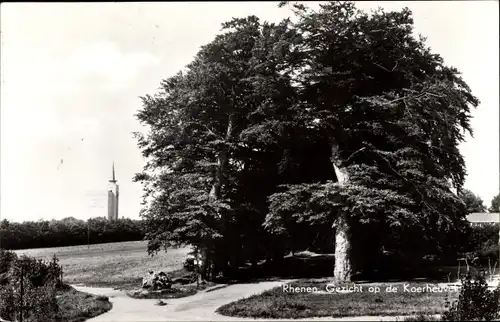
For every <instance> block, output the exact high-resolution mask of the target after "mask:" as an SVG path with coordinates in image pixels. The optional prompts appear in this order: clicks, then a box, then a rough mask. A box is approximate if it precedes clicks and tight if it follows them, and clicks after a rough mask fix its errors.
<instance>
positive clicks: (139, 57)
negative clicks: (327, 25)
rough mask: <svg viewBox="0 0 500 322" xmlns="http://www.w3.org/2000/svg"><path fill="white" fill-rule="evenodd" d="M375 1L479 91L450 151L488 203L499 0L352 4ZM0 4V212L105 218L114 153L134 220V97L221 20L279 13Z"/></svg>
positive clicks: (247, 6)
mask: <svg viewBox="0 0 500 322" xmlns="http://www.w3.org/2000/svg"><path fill="white" fill-rule="evenodd" d="M377 6H382V7H384V8H386V9H388V10H390V9H396V10H399V9H401V8H402V7H404V6H408V7H409V8H410V9H411V10H412V11H413V13H414V20H415V28H416V32H417V33H421V34H422V35H424V36H426V37H427V44H428V45H429V46H431V47H432V49H433V51H434V52H436V53H439V54H441V55H442V56H443V58H444V60H445V62H446V63H447V64H449V65H453V66H455V67H457V68H458V69H459V70H460V71H462V72H463V78H464V79H465V81H466V82H467V83H468V84H469V85H470V87H471V88H472V91H473V93H474V94H475V95H476V96H477V97H479V98H480V100H481V105H480V107H479V108H478V109H477V110H474V111H473V116H474V118H473V120H472V126H473V128H474V131H475V133H474V139H469V140H468V141H467V143H465V144H463V145H462V146H461V151H462V153H463V155H464V156H465V159H466V162H467V169H468V173H469V175H468V177H467V182H466V186H465V187H466V188H468V189H471V190H472V191H473V192H474V193H476V194H479V195H480V196H481V197H482V198H483V200H484V201H485V204H486V205H487V206H489V204H490V201H491V199H492V197H493V196H494V195H496V194H497V193H498V192H499V179H500V175H499V164H500V162H499V141H498V140H499V99H498V98H499V66H498V61H499V44H498V41H499V34H498V24H499V21H498V2H497V1H470V2H465V1H454V2H450V1H448V2H436V1H433V2H431V1H429V2H362V3H358V7H359V8H362V9H371V8H376V7H377ZM0 12H1V96H0V112H1V114H0V115H1V128H0V129H1V151H0V157H1V159H0V166H1V172H0V181H1V190H0V197H1V199H0V216H1V217H2V218H6V219H9V220H15V221H24V220H38V219H41V218H44V219H61V218H64V217H68V216H73V217H76V218H81V219H87V218H89V217H95V216H106V212H107V208H106V203H105V202H106V187H107V180H108V179H109V177H110V175H111V163H112V161H113V160H114V161H115V163H116V174H117V179H118V183H119V184H120V216H124V217H129V218H138V214H139V210H140V208H141V205H140V202H141V194H142V187H141V185H140V184H138V183H132V177H133V175H134V174H135V173H136V172H140V171H141V169H142V166H143V159H142V157H141V154H140V151H139V149H138V147H137V144H136V141H135V139H134V138H133V137H132V134H131V132H133V131H136V130H139V129H140V125H139V124H138V122H137V121H136V120H135V117H134V114H135V113H136V111H137V110H138V109H140V108H141V101H140V99H139V98H138V97H139V96H142V95H145V94H153V93H155V92H156V90H157V88H158V86H159V84H160V81H161V80H162V79H165V78H167V77H169V76H172V75H173V74H175V73H176V72H178V71H179V70H180V69H182V68H183V67H184V66H185V65H186V64H188V63H189V62H190V61H191V60H192V58H193V56H194V55H195V54H196V52H197V51H198V50H199V48H200V46H202V45H204V44H206V43H208V42H209V41H211V40H212V39H213V37H214V36H215V35H216V34H217V33H218V32H219V30H220V24H221V23H222V22H225V21H228V20H230V19H231V18H232V17H244V16H247V15H251V14H255V15H257V16H258V17H260V18H261V19H262V20H269V21H279V20H280V19H282V18H284V17H287V16H289V15H290V12H289V11H288V10H287V9H286V8H282V9H279V8H278V7H277V2H276V3H273V2H239V3H237V2H227V3H223V2H219V3H200V2H198V3H194V2H192V3H182V2H174V3H106V4H102V3H67V4H64V3H41V4H34V3H29V4H15V3H7V4H5V3H4V4H2V6H1V10H0ZM82 139H83V140H82ZM61 159H63V160H64V161H63V164H62V165H61V166H60V167H59V169H58V165H59V163H60V160H61ZM95 194H98V195H99V194H100V196H101V197H100V198H97V199H100V200H101V202H97V207H92V200H93V199H96V198H93V197H91V195H95Z"/></svg>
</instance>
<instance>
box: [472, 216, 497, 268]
mask: <svg viewBox="0 0 500 322" xmlns="http://www.w3.org/2000/svg"><path fill="white" fill-rule="evenodd" d="M467 240H468V242H469V244H468V251H469V252H472V253H474V255H475V256H476V257H478V259H479V262H480V263H481V264H482V265H485V264H487V263H488V259H489V260H490V261H491V263H494V262H495V261H497V260H498V225H497V224H488V223H484V224H479V225H474V226H472V227H471V228H470V231H469V234H468V236H467Z"/></svg>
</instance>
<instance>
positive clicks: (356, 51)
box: [135, 2, 478, 281]
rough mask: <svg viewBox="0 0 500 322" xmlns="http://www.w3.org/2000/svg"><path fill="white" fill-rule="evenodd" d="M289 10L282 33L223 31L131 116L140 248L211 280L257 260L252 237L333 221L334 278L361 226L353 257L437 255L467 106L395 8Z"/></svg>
mask: <svg viewBox="0 0 500 322" xmlns="http://www.w3.org/2000/svg"><path fill="white" fill-rule="evenodd" d="M293 8H294V13H295V15H296V17H297V22H295V23H291V22H290V21H289V20H284V21H282V22H281V23H279V24H276V25H274V24H269V23H262V24H261V23H260V22H259V20H258V19H257V18H256V17H248V18H245V19H233V20H232V21H231V22H229V23H226V24H224V25H223V33H222V34H221V35H218V36H217V37H216V38H215V40H214V41H212V42H211V43H209V44H207V45H205V46H203V47H202V49H201V50H200V52H199V53H198V54H197V55H196V57H195V59H194V61H193V62H192V63H191V64H189V65H188V67H187V69H186V71H185V72H183V73H179V74H177V75H176V76H174V77H171V78H169V79H167V80H165V81H163V82H162V87H161V92H160V93H158V94H157V95H155V96H145V97H144V98H143V109H142V110H141V111H140V112H139V113H138V114H137V118H138V119H139V120H140V121H141V122H142V123H143V124H145V125H147V126H148V127H149V131H148V133H147V134H146V135H141V134H137V138H138V143H139V147H140V148H141V150H142V152H143V155H144V156H145V157H146V158H147V159H148V162H147V163H146V165H145V170H144V172H143V173H141V174H138V175H137V176H136V178H135V180H136V181H142V182H143V183H144V184H145V206H144V208H143V211H142V216H143V218H144V219H145V223H146V238H147V239H148V240H149V244H148V250H149V252H150V253H154V252H156V251H158V250H159V249H160V248H162V247H164V248H166V247H168V246H169V245H170V244H171V243H187V244H190V245H193V246H195V247H196V248H197V249H199V250H200V252H201V253H202V254H203V265H202V266H203V267H202V272H203V275H204V277H205V278H210V276H211V275H212V274H210V270H209V269H208V268H209V266H210V263H212V264H214V265H215V266H216V268H215V271H219V270H221V269H222V270H223V268H224V267H225V266H226V265H227V263H228V262H231V263H235V265H237V263H238V262H239V261H240V260H242V258H241V257H243V260H244V259H250V260H252V261H253V262H255V260H256V259H257V258H259V257H260V256H263V255H264V254H265V253H266V252H269V250H271V253H272V252H273V251H274V250H273V246H274V245H275V244H276V243H273V242H268V241H270V240H273V237H272V236H269V235H268V234H266V231H267V232H269V233H271V234H273V235H274V236H275V237H276V238H277V239H274V240H279V241H283V240H287V239H288V240H290V239H291V240H292V241H296V240H297V239H299V238H300V237H303V236H307V235H308V233H309V232H311V231H313V232H321V231H325V230H331V226H332V225H334V226H335V230H334V233H335V240H336V242H335V253H336V256H335V261H336V263H335V269H334V275H335V278H336V279H337V280H338V281H342V280H349V279H350V278H351V275H352V273H353V271H354V270H355V269H357V266H360V265H361V264H360V263H361V261H360V259H359V258H356V256H354V255H355V254H356V252H357V253H358V254H359V253H360V251H359V249H358V247H359V246H360V244H363V243H362V242H360V240H362V238H360V237H362V236H364V235H368V234H369V233H370V232H371V233H370V234H371V235H369V236H370V237H372V236H373V237H376V238H373V240H372V241H371V243H370V245H369V246H370V247H371V248H370V251H369V253H377V252H378V251H380V249H381V248H382V247H385V248H386V249H391V250H398V251H400V253H405V250H410V249H412V252H411V254H412V255H414V257H415V258H416V257H419V256H420V255H422V254H425V253H426V252H428V251H429V250H432V251H434V252H444V251H447V249H446V245H447V244H450V243H449V238H451V236H453V234H452V233H453V231H454V230H456V229H457V227H460V225H462V224H464V223H465V214H466V212H465V206H464V203H463V202H462V201H461V200H460V198H458V197H457V196H456V195H454V194H453V193H452V192H451V188H452V187H456V188H460V187H461V186H462V185H463V181H464V177H465V163H464V160H463V157H462V156H461V155H460V153H459V150H458V144H459V143H460V142H462V141H463V139H464V134H463V133H462V132H467V131H468V132H471V129H470V125H469V119H470V112H469V109H470V106H476V105H477V104H478V101H477V99H476V98H475V97H474V96H473V95H472V94H471V93H470V90H469V88H468V87H467V85H466V84H465V82H463V80H462V79H461V78H460V76H459V74H458V71H456V70H455V69H454V68H449V67H447V66H445V65H444V63H443V61H442V59H441V57H439V56H438V55H435V54H433V53H432V52H431V51H430V49H428V48H426V47H425V44H424V40H423V39H419V40H416V39H415V38H414V37H413V34H412V25H413V20H412V18H411V12H410V11H409V10H407V9H405V10H403V11H401V12H390V13H385V12H383V11H381V10H379V11H377V12H374V13H373V14H371V15H368V14H366V13H363V12H360V11H358V10H356V9H355V7H354V4H353V3H350V2H342V3H339V2H331V3H327V4H323V5H321V9H320V11H318V12H314V11H312V10H310V9H308V8H307V7H305V6H304V5H303V4H298V5H294V6H293ZM155 171H156V172H155ZM262 223H264V225H263V227H264V228H265V231H264V230H263V229H261V228H262ZM325 228H326V229H325ZM373 231H375V232H373ZM256 236H257V237H259V238H260V240H259V239H257V238H256ZM262 240H265V241H266V242H265V243H263V242H262ZM259 243H260V246H261V247H256V246H255V244H259ZM292 244H293V243H292ZM292 246H293V247H295V245H292ZM298 247H302V245H300V246H298ZM280 251H281V250H276V253H277V254H278V257H279V253H280ZM363 253H366V248H365V249H363ZM281 255H282V254H281ZM365 257H366V256H365ZM364 264H366V263H363V265H364ZM231 266H234V265H231Z"/></svg>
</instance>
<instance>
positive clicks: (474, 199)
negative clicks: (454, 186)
mask: <svg viewBox="0 0 500 322" xmlns="http://www.w3.org/2000/svg"><path fill="white" fill-rule="evenodd" d="M459 196H460V198H462V200H463V202H464V203H465V207H466V208H467V213H468V214H470V213H473V212H485V211H486V206H485V205H484V203H483V200H482V199H481V197H479V196H478V195H475V194H474V193H473V192H472V191H470V190H468V189H464V190H462V191H460V193H459Z"/></svg>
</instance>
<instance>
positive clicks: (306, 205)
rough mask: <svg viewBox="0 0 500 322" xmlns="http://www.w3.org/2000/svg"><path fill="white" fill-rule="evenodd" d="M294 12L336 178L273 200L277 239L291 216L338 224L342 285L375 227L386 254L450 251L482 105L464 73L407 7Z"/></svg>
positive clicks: (303, 83) (298, 8)
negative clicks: (466, 143)
mask: <svg viewBox="0 0 500 322" xmlns="http://www.w3.org/2000/svg"><path fill="white" fill-rule="evenodd" d="M293 7H294V11H295V13H296V15H297V16H298V22H297V23H296V24H295V26H294V27H295V28H296V30H297V33H298V34H301V35H302V36H303V42H302V44H301V46H302V50H303V51H304V52H306V53H307V57H305V59H304V61H303V63H304V64H303V66H302V70H301V72H300V73H299V76H298V77H297V82H298V83H299V84H300V86H299V88H300V94H301V100H302V102H303V103H304V104H306V105H307V106H308V110H309V111H310V113H311V114H313V115H315V117H316V122H312V123H311V124H310V125H311V126H312V127H315V128H316V129H317V130H318V131H319V132H321V133H323V135H324V137H326V138H328V143H329V145H330V147H331V151H332V153H331V158H332V161H333V163H334V166H335V170H336V173H337V180H333V181H331V182H328V183H325V184H320V185H316V186H314V187H312V186H311V185H309V184H301V185H298V186H295V187H289V189H288V190H287V191H286V192H280V193H278V194H275V195H273V196H271V198H270V200H271V211H270V214H269V216H268V218H267V221H266V225H267V227H268V228H270V229H272V230H277V229H278V230H279V227H280V226H279V223H280V218H281V219H283V218H284V217H287V216H290V214H291V213H293V214H294V215H295V216H298V217H300V218H304V217H309V218H314V220H321V221H323V222H334V226H335V228H336V238H335V261H336V262H335V271H334V275H335V278H336V279H337V280H349V279H350V278H351V275H352V273H353V259H354V258H353V253H354V251H355V250H353V249H352V246H353V245H354V244H353V241H355V240H356V238H355V237H356V236H359V235H360V233H359V231H362V230H363V229H364V230H365V231H366V227H370V228H372V229H373V228H375V227H377V229H376V230H377V232H378V236H379V238H378V242H379V243H380V244H382V245H381V246H384V245H386V246H389V247H391V248H393V249H399V250H402V249H405V248H415V252H414V254H416V255H417V256H418V253H419V250H421V251H423V250H424V249H426V248H425V247H424V245H426V244H427V245H437V247H435V248H436V251H438V250H439V247H440V246H441V248H443V247H444V246H445V245H446V244H447V242H445V241H443V240H439V239H440V236H450V235H451V234H450V232H451V231H453V230H454V229H455V228H456V227H458V226H460V224H461V223H463V222H464V216H465V209H464V205H463V203H462V202H461V200H460V199H459V198H458V197H457V196H456V195H455V194H453V193H452V191H451V188H452V187H455V188H459V187H461V186H462V185H463V181H464V177H465V164H464V160H463V157H462V156H461V155H460V153H459V150H458V144H459V143H460V142H462V141H463V140H464V135H463V132H464V131H468V132H471V129H470V125H469V119H470V112H469V108H470V106H476V105H477V104H478V100H477V99H476V98H475V97H474V96H473V95H472V94H471V93H470V89H469V88H468V87H467V85H466V84H465V82H464V81H463V80H462V79H461V78H460V76H459V73H458V71H457V70H456V69H454V68H451V67H447V66H445V65H444V63H443V60H442V58H441V57H440V56H439V55H436V54H433V53H432V52H431V51H430V49H429V48H427V47H425V44H424V39H422V38H421V39H415V37H414V35H413V20H412V17H411V12H410V11H409V10H408V9H404V10H403V11H401V12H390V13H386V12H384V11H382V10H378V11H376V12H373V13H372V14H366V13H363V12H360V11H358V10H356V8H355V6H354V4H353V3H350V2H330V3H327V4H322V5H321V6H320V10H319V11H317V12H315V11H313V10H311V9H309V8H307V7H305V6H304V5H303V4H296V5H294V6H293ZM309 119H311V118H309ZM304 195H306V198H303V199H302V202H299V200H300V198H299V196H302V197H303V196H304ZM281 222H283V220H281ZM281 227H282V226H281ZM374 240H377V239H374ZM373 244H374V243H372V245H373ZM427 249H428V248H427ZM358 252H359V251H358ZM363 252H364V253H366V252H367V249H366V248H365V249H364V250H363Z"/></svg>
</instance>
